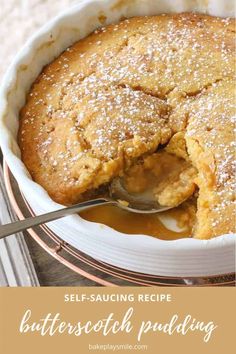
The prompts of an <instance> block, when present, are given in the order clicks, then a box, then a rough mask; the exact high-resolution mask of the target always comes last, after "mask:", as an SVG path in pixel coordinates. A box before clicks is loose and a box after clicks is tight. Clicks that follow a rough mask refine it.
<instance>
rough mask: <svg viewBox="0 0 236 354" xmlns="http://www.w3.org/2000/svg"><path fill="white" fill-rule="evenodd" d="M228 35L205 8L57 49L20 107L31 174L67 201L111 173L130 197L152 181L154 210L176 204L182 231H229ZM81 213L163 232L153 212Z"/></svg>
mask: <svg viewBox="0 0 236 354" xmlns="http://www.w3.org/2000/svg"><path fill="white" fill-rule="evenodd" d="M234 30H235V22H234V20H233V19H222V18H216V17H211V16H206V15H198V14H190V13H184V14H173V15H161V16H152V17H136V18H131V19H126V20H124V21H121V22H120V23H118V24H115V25H109V26H107V27H103V28H100V29H98V30H96V31H95V32H94V33H93V34H91V35H89V36H88V37H87V38H85V39H83V40H80V41H79V42H77V43H76V44H74V45H73V46H71V47H70V48H68V49H67V50H66V51H65V52H64V53H62V54H61V55H60V56H59V57H58V58H56V59H55V60H54V61H53V62H52V63H51V64H49V65H48V66H47V67H45V68H44V70H43V72H42V73H41V74H40V76H39V77H38V79H37V80H36V81H35V83H34V84H33V85H32V88H31V90H30V92H29V94H28V95H27V99H26V104H25V106H24V107H23V108H22V110H21V114H20V128H19V135H18V141H19V145H20V148H21V152H22V160H23V162H24V163H25V165H26V167H27V169H28V170H29V172H30V174H31V176H32V178H33V179H34V180H35V181H36V182H37V183H39V184H40V185H42V186H43V187H44V188H45V189H46V190H47V192H48V193H49V195H50V196H51V197H52V198H53V199H54V200H55V201H57V202H59V203H61V204H64V205H69V204H73V203H77V202H80V201H82V200H84V199H89V198H92V197H94V196H98V195H100V194H103V193H106V188H107V186H108V185H109V183H110V182H111V181H112V180H113V178H115V177H117V176H122V177H123V179H124V181H125V184H126V187H127V189H128V190H130V191H131V192H133V193H139V192H140V191H143V190H145V188H147V186H149V187H150V185H152V186H153V192H154V194H155V197H156V198H157V200H158V202H159V203H160V204H162V205H170V206H173V207H174V206H177V205H178V204H179V201H180V200H184V203H183V204H182V205H181V206H179V207H176V209H175V210H173V211H172V212H171V213H175V214H176V217H177V219H178V222H179V223H180V224H181V223H182V224H183V225H187V229H186V230H187V231H185V232H183V233H182V234H181V236H182V237H184V236H188V235H190V234H191V235H192V236H193V237H195V238H202V239H207V238H211V237H215V236H218V235H221V234H227V233H233V232H235V207H234V205H235V201H234V189H235V170H234V160H235V159H234V157H235V156H234V154H235V145H234V143H235V142H234V116H235V81H234V80H235V48H234V45H235V35H234ZM108 208H109V209H108ZM83 217H85V218H87V219H89V220H93V221H100V222H103V223H106V224H108V225H110V226H112V227H115V228H119V227H117V226H116V225H120V227H121V228H122V230H121V231H124V232H130V233H146V234H151V235H154V236H157V237H160V238H162V236H161V235H160V230H161V232H163V234H164V233H165V232H166V233H167V234H168V230H164V229H161V227H162V225H161V224H160V222H159V219H158V217H157V216H153V215H152V216H141V217H140V218H139V220H138V221H137V216H136V215H132V216H131V215H128V214H125V215H124V213H123V211H118V210H116V209H115V208H114V207H105V208H103V209H101V208H100V210H91V211H89V212H88V211H87V212H84V213H83ZM116 220H119V222H116ZM127 225H129V226H127ZM137 225H138V226H137ZM137 227H138V229H137ZM127 228H128V229H127ZM134 230H135V231H134ZM168 235H169V237H170V238H175V237H176V235H174V234H168Z"/></svg>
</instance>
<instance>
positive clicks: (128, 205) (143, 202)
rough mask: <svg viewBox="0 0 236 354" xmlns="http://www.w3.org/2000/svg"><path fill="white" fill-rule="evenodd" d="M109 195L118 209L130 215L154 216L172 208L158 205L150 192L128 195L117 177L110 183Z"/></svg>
mask: <svg viewBox="0 0 236 354" xmlns="http://www.w3.org/2000/svg"><path fill="white" fill-rule="evenodd" d="M109 195H110V198H111V200H113V201H115V202H116V203H115V204H116V205H117V206H118V207H119V208H121V209H124V210H127V211H130V212H132V213H138V214H154V213H161V212H163V211H166V210H169V209H173V207H172V206H163V205H160V204H159V203H158V201H157V200H156V199H155V198H154V195H153V193H152V192H151V190H147V191H145V192H144V193H135V194H131V193H129V192H128V191H127V190H126V189H125V187H124V184H123V181H122V178H119V177H118V178H115V179H113V181H112V182H111V184H110V187H109Z"/></svg>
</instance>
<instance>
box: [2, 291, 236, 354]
mask: <svg viewBox="0 0 236 354" xmlns="http://www.w3.org/2000/svg"><path fill="white" fill-rule="evenodd" d="M234 299H235V288H226V287H225V288H117V289H114V288H101V287H99V288H92V287H90V288H1V289H0V352H1V353H4V354H13V353H24V354H28V353H30V354H32V353H33V354H38V353H45V354H48V353H52V354H54V353H58V354H59V353H67V352H68V351H71V352H72V353H79V354H80V353H81V354H86V353H90V354H91V353H104V352H106V353H113V352H118V353H129V352H130V353H137V352H144V353H153V354H154V353H163V354H166V353H167V354H168V353H177V352H178V353H179V352H181V353H191V354H194V353H198V354H199V353H207V354H211V353H212V354H218V353H219V354H222V353H227V354H230V353H233V352H234V349H235V348H234V347H233V346H234V342H235V341H234V333H233V332H234V328H235V326H234V323H233V321H234V317H235V310H234V309H235V306H234V305H235V304H234Z"/></svg>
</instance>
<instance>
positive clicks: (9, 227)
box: [0, 198, 114, 239]
mask: <svg viewBox="0 0 236 354" xmlns="http://www.w3.org/2000/svg"><path fill="white" fill-rule="evenodd" d="M113 203H114V202H112V201H111V200H108V199H105V198H98V199H93V200H89V201H87V202H83V203H79V204H76V205H72V206H70V207H67V208H63V209H59V210H56V211H52V212H50V213H47V214H43V215H38V216H33V217H31V218H27V219H25V220H20V221H16V222H13V223H10V224H6V225H2V226H0V239H1V238H4V237H6V236H9V235H12V234H15V233H17V232H20V231H23V230H26V229H29V228H31V227H33V226H37V225H41V224H45V223H47V222H49V221H53V220H56V219H60V218H62V217H64V216H67V215H71V214H75V213H79V212H81V211H83V210H86V209H90V208H93V207H95V206H97V205H104V204H113Z"/></svg>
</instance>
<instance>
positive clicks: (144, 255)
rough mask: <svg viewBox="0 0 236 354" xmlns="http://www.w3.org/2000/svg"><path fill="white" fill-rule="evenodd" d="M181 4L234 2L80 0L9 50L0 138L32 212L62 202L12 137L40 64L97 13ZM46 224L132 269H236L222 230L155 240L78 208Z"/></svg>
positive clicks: (84, 30) (222, 8)
mask: <svg viewBox="0 0 236 354" xmlns="http://www.w3.org/2000/svg"><path fill="white" fill-rule="evenodd" d="M226 5H227V6H226ZM182 11H195V12H205V13H208V14H211V15H216V16H222V17H226V16H230V17H232V16H234V1H233V0H232V1H229V0H228V1H227V3H226V2H225V1H224V0H209V1H206V0H202V1H200V0H198V1H194V0H192V1H189V0H188V1H187V0H186V1H183V0H182V1H181V0H176V1H172V0H139V1H134V0H132V1H131V0H130V1H128V0H127V1H120V0H119V1H118V0H86V1H83V2H80V3H79V4H78V5H76V6H73V7H72V8H69V9H68V10H66V11H65V12H64V13H63V14H61V15H60V16H58V17H56V18H55V19H53V20H52V21H50V22H49V23H48V24H46V25H45V26H44V27H43V28H42V29H41V30H40V31H38V32H37V33H36V34H35V35H34V36H33V37H32V38H31V39H30V40H29V41H28V42H27V43H26V45H25V46H24V47H23V48H22V50H21V51H20V53H19V54H18V55H17V56H16V58H15V60H14V62H13V63H12V65H11V66H10V68H9V70H8V72H7V74H6V75H5V78H4V82H3V83H2V86H1V92H0V143H1V148H2V151H3V154H4V157H5V159H6V161H7V164H8V165H9V167H10V169H11V171H12V173H13V174H14V176H15V178H16V179H17V181H18V183H19V186H20V188H21V190H22V191H23V193H24V195H25V197H26V199H27V201H28V202H29V204H30V206H31V208H32V209H33V211H34V212H35V214H41V213H45V212H48V211H51V210H55V209H58V208H61V207H62V206H61V205H59V204H57V203H55V202H53V201H52V200H51V199H50V197H49V196H48V194H47V193H46V191H45V190H44V189H43V188H42V187H41V186H39V185H38V184H36V183H35V182H33V181H32V179H31V177H30V175H29V173H28V172H27V170H26V168H25V166H24V164H23V163H22V162H21V160H20V150H19V147H18V145H17V141H16V136H17V130H18V113H19V109H20V108H21V107H22V106H23V104H24V101H25V96H26V93H27V91H28V90H29V88H30V86H31V84H32V82H33V81H34V80H35V78H36V77H37V75H38V74H39V73H40V71H41V70H42V68H43V66H44V65H45V64H48V63H49V62H51V61H52V60H53V59H54V58H55V57H56V56H58V55H59V54H60V53H61V52H62V51H63V50H64V49H65V48H67V47H68V46H69V45H71V44H72V43H74V42H75V41H77V40H79V39H80V38H82V37H84V36H86V35H87V34H89V33H90V32H91V31H93V30H94V29H95V28H97V27H98V26H100V25H101V23H100V22H99V18H101V15H103V18H104V16H106V18H107V20H106V23H111V22H116V21H118V20H119V19H120V18H121V17H124V16H125V17H131V16H134V15H153V14H159V13H163V12H182ZM12 45H14V43H13V44H12ZM49 227H50V228H51V229H52V230H53V231H54V232H55V233H56V234H57V235H58V236H60V237H61V238H62V239H63V240H65V241H66V242H68V243H69V244H71V245H72V246H74V247H75V248H77V249H79V250H81V251H83V252H85V253H87V254H89V255H91V256H92V257H95V258H97V259H99V260H102V261H105V262H108V263H110V264H113V265H116V266H119V267H123V268H126V269H129V270H133V271H138V272H143V273H148V274H156V275H163V276H204V275H213V274H225V273H230V272H234V271H235V240H236V237H235V235H222V236H220V237H217V238H214V239H211V240H206V241H202V240H195V239H180V240H176V241H162V240H158V239H156V238H153V237H150V236H146V235H132V236H130V235H127V234H122V233H119V232H117V231H114V230H113V229H111V228H109V227H107V226H105V225H100V224H96V223H91V222H88V221H85V220H83V219H82V218H80V217H79V216H77V215H74V216H71V217H66V218H64V219H61V220H58V221H54V222H51V223H49Z"/></svg>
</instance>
